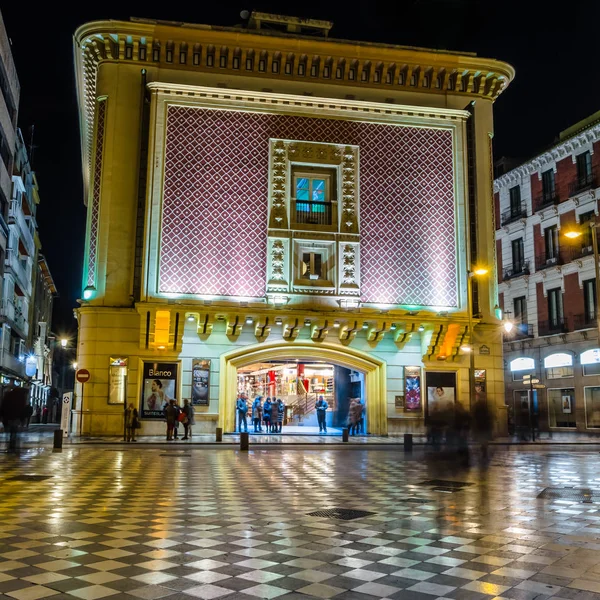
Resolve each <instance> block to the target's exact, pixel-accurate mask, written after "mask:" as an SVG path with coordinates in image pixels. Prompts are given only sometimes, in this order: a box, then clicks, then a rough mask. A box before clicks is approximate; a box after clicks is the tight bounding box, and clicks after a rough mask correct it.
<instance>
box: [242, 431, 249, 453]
mask: <svg viewBox="0 0 600 600" xmlns="http://www.w3.org/2000/svg"><path fill="white" fill-rule="evenodd" d="M249 440H250V436H249V435H248V432H247V431H244V433H240V450H241V451H242V452H248V445H249V444H248V442H249Z"/></svg>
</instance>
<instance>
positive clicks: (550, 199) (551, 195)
mask: <svg viewBox="0 0 600 600" xmlns="http://www.w3.org/2000/svg"><path fill="white" fill-rule="evenodd" d="M559 202H560V198H559V196H558V194H557V193H556V192H555V191H553V192H544V193H543V194H542V195H541V196H538V197H537V198H536V199H535V202H534V206H535V210H536V211H538V210H542V209H544V208H548V207H549V206H556V205H557V204H558V203H559Z"/></svg>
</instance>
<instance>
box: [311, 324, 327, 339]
mask: <svg viewBox="0 0 600 600" xmlns="http://www.w3.org/2000/svg"><path fill="white" fill-rule="evenodd" d="M328 333H329V321H328V320H327V319H316V320H315V321H313V322H312V323H311V327H310V337H311V339H313V340H314V341H315V342H322V341H323V340H324V339H325V338H326V337H327V334H328Z"/></svg>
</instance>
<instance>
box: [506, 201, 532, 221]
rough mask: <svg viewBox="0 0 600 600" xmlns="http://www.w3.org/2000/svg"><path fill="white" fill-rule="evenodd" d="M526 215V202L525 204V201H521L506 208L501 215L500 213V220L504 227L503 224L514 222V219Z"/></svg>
mask: <svg viewBox="0 0 600 600" xmlns="http://www.w3.org/2000/svg"><path fill="white" fill-rule="evenodd" d="M526 217H527V204H525V202H521V204H520V206H511V207H510V208H509V209H508V210H505V211H504V212H503V213H502V215H500V221H501V223H502V226H503V227H504V225H508V224H509V223H514V222H515V221H519V220H520V219H525V218H526Z"/></svg>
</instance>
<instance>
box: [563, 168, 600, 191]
mask: <svg viewBox="0 0 600 600" xmlns="http://www.w3.org/2000/svg"><path fill="white" fill-rule="evenodd" d="M598 181H599V178H598V170H597V169H595V168H594V169H592V170H591V171H590V172H589V173H585V174H584V175H582V176H578V177H577V178H576V179H575V181H573V182H571V183H570V184H569V196H575V195H577V194H581V193H582V192H585V191H587V190H592V189H594V188H596V187H598Z"/></svg>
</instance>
